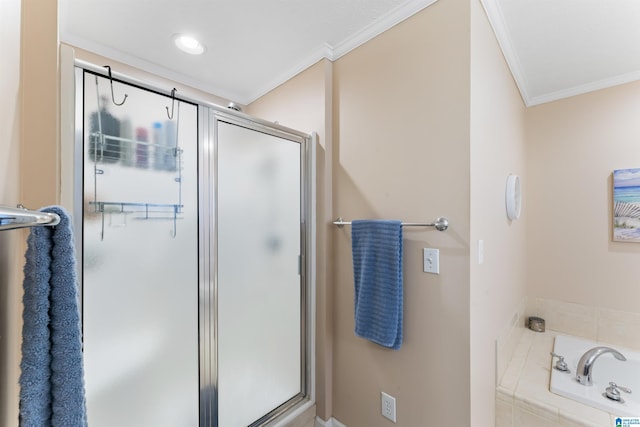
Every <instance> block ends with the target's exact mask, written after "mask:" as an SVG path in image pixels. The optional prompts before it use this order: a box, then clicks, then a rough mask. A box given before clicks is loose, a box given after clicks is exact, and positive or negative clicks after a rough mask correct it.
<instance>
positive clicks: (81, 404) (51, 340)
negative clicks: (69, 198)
mask: <svg viewBox="0 0 640 427" xmlns="http://www.w3.org/2000/svg"><path fill="white" fill-rule="evenodd" d="M42 210H43V211H44V212H52V213H55V214H58V215H59V216H60V223H59V224H58V225H56V226H55V227H54V228H50V227H34V228H32V229H31V232H30V234H29V237H28V239H27V252H26V254H25V258H26V262H25V266H24V283H23V285H24V297H23V303H24V311H23V320H24V323H23V328H22V362H21V363H20V368H21V373H20V426H21V427H32V426H33V427H36V426H38V427H85V426H86V425H87V420H86V404H85V393H84V367H83V358H82V336H81V326H80V311H79V305H78V284H77V278H76V265H75V250H74V246H73V233H72V230H71V222H70V220H69V216H68V215H67V213H66V212H65V211H64V209H62V208H60V207H56V206H52V207H48V208H44V209H42Z"/></svg>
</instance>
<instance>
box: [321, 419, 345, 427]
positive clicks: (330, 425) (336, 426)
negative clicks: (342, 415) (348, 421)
mask: <svg viewBox="0 0 640 427" xmlns="http://www.w3.org/2000/svg"><path fill="white" fill-rule="evenodd" d="M316 427H347V426H346V425H344V424H342V423H341V422H340V421H338V420H336V419H335V418H333V417H331V418H329V420H328V421H324V420H323V419H322V418H320V417H316Z"/></svg>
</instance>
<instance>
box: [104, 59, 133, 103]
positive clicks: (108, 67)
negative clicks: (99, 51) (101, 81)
mask: <svg viewBox="0 0 640 427" xmlns="http://www.w3.org/2000/svg"><path fill="white" fill-rule="evenodd" d="M104 67H105V68H106V69H107V70H108V71H109V82H110V83H111V100H112V101H113V103H114V104H116V105H117V106H121V105H122V104H124V101H126V100H127V96H129V95H127V94H126V93H125V94H124V99H123V100H122V102H121V103H119V104H118V103H117V102H116V99H115V98H114V97H113V76H112V75H111V67H110V66H109V65H104Z"/></svg>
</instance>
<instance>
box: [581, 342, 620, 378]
mask: <svg viewBox="0 0 640 427" xmlns="http://www.w3.org/2000/svg"><path fill="white" fill-rule="evenodd" d="M605 353H612V354H613V355H614V356H615V358H616V359H618V360H621V361H625V360H627V358H626V357H624V356H623V355H622V353H620V352H619V351H618V350H614V349H612V348H611V347H594V348H592V349H591V350H587V351H586V352H585V353H584V354H583V355H582V357H581V358H580V361H579V362H578V368H577V372H576V379H577V380H578V382H579V383H580V384H582V385H592V384H593V380H592V378H591V374H592V372H593V364H594V363H595V361H596V359H597V358H598V357H600V356H601V355H603V354H605Z"/></svg>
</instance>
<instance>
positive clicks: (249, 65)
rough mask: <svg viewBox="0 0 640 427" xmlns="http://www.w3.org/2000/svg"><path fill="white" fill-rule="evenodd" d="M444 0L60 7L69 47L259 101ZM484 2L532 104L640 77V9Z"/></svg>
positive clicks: (588, 0) (590, 1)
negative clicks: (182, 39)
mask: <svg viewBox="0 0 640 427" xmlns="http://www.w3.org/2000/svg"><path fill="white" fill-rule="evenodd" d="M435 1H436V0H408V1H407V0H321V1H319V0H235V1H221V0H181V1H175V0H135V1H133V0H110V1H103V0H59V8H60V17H59V25H60V40H61V41H62V42H65V43H69V44H71V45H74V46H77V47H80V48H83V49H86V50H89V51H92V52H94V53H97V54H100V55H103V56H106V57H109V58H112V59H114V60H116V61H120V62H125V63H127V64H130V65H132V66H135V67H138V68H141V69H144V70H146V71H149V72H152V73H154V74H157V75H159V76H162V77H166V78H169V79H171V80H174V81H177V82H180V83H183V84H186V85H189V86H192V87H194V88H197V89H201V90H204V91H207V92H210V93H213V94H216V95H218V96H221V97H224V98H227V99H230V100H232V101H235V102H237V103H240V104H248V103H250V102H252V101H253V100H255V99H257V98H258V97H260V96H262V95H263V94H265V93H267V92H268V91H270V90H271V89H273V88H275V87H276V86H278V85H279V84H281V83H283V82H285V81H286V80H288V79H289V78H291V77H293V76H294V75H296V74H297V73H299V72H300V71H302V70H304V69H305V68H307V67H308V66H310V65H312V64H314V63H315V62H317V61H318V60H319V59H321V58H328V59H330V60H335V59H338V58H339V57H340V56H342V55H344V54H346V53H348V52H349V51H351V50H352V49H354V48H356V47H358V46H359V45H361V44H362V43H364V42H366V41H368V40H370V39H371V38H373V37H375V36H376V35H378V34H380V33H382V32H384V31H386V30H387V29H389V28H391V27H392V26H393V25H396V24H397V23H399V22H401V21H402V20H404V19H406V18H408V17H409V16H411V15H413V14H415V13H416V12H418V11H420V10H422V9H424V8H425V7H427V6H429V5H430V4H432V3H434V2H435ZM440 1H448V0H440ZM481 1H482V3H483V5H484V7H485V10H486V12H487V15H488V16H489V20H490V22H491V25H492V26H493V28H494V31H495V33H496V35H497V37H498V41H499V43H500V46H501V48H502V51H503V52H504V55H505V58H506V60H507V62H508V64H509V67H510V69H511V71H512V73H513V75H514V78H515V81H516V83H517V85H518V87H519V89H520V93H521V94H522V97H523V99H524V101H525V104H527V105H536V104H540V103H544V102H549V101H553V100H556V99H560V98H565V97H568V96H573V95H577V94H580V93H585V92H589V91H592V90H597V89H601V88H605V87H609V86H613V85H617V84H621V83H627V82H629V81H633V80H638V79H640V1H639V0H481ZM177 33H188V34H192V35H194V36H196V37H197V38H199V39H200V40H201V41H202V42H203V43H204V45H205V46H206V51H205V53H204V54H203V55H200V56H192V55H188V54H186V53H183V52H180V51H178V50H177V49H176V48H175V46H174V44H173V40H172V36H173V35H174V34H177Z"/></svg>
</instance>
